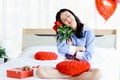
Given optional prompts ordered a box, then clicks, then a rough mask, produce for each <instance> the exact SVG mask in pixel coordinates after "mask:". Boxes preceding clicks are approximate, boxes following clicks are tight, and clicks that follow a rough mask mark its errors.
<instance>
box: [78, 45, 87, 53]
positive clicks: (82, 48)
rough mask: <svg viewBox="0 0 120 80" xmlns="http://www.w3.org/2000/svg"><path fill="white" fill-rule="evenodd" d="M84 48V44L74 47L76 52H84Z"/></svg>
mask: <svg viewBox="0 0 120 80" xmlns="http://www.w3.org/2000/svg"><path fill="white" fill-rule="evenodd" d="M85 51H86V48H85V47H84V46H77V47H76V52H85Z"/></svg>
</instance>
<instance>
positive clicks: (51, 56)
mask: <svg viewBox="0 0 120 80" xmlns="http://www.w3.org/2000/svg"><path fill="white" fill-rule="evenodd" d="M57 57H58V56H57V54H56V53H54V52H46V51H39V52H37V53H35V55H34V58H35V59H36V60H56V59H57Z"/></svg>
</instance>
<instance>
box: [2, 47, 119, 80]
mask: <svg viewBox="0 0 120 80" xmlns="http://www.w3.org/2000/svg"><path fill="white" fill-rule="evenodd" d="M38 51H52V52H56V53H57V54H58V52H57V48H56V46H33V47H29V48H26V49H24V50H23V52H22V53H21V54H20V55H19V56H18V58H15V59H12V60H10V61H8V62H7V63H4V64H1V65H0V80H18V79H15V78H8V77H6V70H7V69H11V68H16V67H22V66H25V65H30V66H37V65H40V66H52V67H55V66H56V64H57V63H59V62H60V61H62V60H63V59H64V57H62V56H60V55H59V54H58V55H59V57H58V59H57V60H50V61H49V60H48V61H47V60H46V61H38V60H35V59H34V54H35V53H36V52H38ZM119 58H120V56H119V53H118V52H117V51H116V50H115V49H114V48H99V47H95V54H94V55H93V59H92V63H91V67H92V68H99V69H101V71H102V72H103V77H102V78H101V80H119V71H120V69H119V68H120V62H119ZM22 80H42V79H39V78H38V77H37V76H36V75H34V76H33V77H29V78H25V79H22ZM44 80H47V79H44ZM51 80H56V79H51ZM58 80H61V79H58ZM62 80H63V79H62Z"/></svg>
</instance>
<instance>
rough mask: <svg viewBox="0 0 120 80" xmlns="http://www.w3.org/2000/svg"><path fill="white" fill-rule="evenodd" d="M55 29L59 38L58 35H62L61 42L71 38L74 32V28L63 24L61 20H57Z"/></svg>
mask: <svg viewBox="0 0 120 80" xmlns="http://www.w3.org/2000/svg"><path fill="white" fill-rule="evenodd" d="M53 29H54V30H55V31H56V32H57V39H58V35H60V42H62V41H63V40H64V39H69V38H70V37H71V36H72V34H73V30H72V29H71V28H70V27H69V26H67V25H64V24H61V23H60V21H56V22H55V25H54V26H53Z"/></svg>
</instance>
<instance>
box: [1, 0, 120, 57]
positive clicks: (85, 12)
mask: <svg viewBox="0 0 120 80" xmlns="http://www.w3.org/2000/svg"><path fill="white" fill-rule="evenodd" d="M94 1H95V0H87V1H86V0H0V36H1V37H0V40H1V41H0V44H1V45H2V46H4V47H6V49H7V53H8V55H9V56H10V57H16V56H18V55H19V54H20V52H21V46H22V44H21V42H22V29H23V28H52V26H53V25H54V21H55V15H56V12H57V11H58V10H59V9H61V8H68V9H71V10H72V11H73V12H75V14H77V15H78V17H79V18H80V20H81V21H82V22H84V23H86V24H88V25H90V26H91V27H103V28H104V27H110V26H112V27H119V26H120V23H119V22H118V21H120V15H119V14H120V4H118V5H117V9H116V11H115V13H114V15H113V16H112V17H111V18H110V19H109V20H108V21H107V22H105V20H104V19H103V18H102V17H101V16H100V15H99V14H98V12H97V11H96V8H95V2H94Z"/></svg>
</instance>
